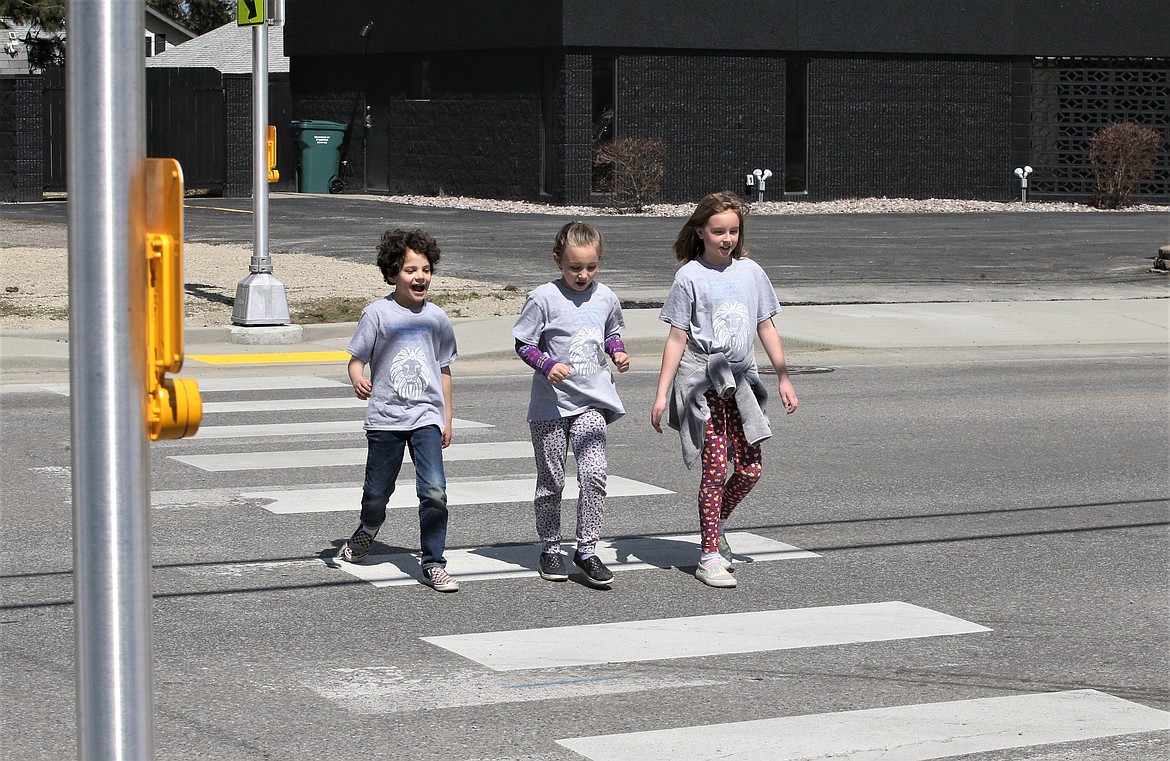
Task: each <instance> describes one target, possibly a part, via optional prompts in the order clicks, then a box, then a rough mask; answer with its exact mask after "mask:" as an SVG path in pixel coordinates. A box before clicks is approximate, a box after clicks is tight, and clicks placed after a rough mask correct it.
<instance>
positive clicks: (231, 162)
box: [223, 74, 252, 198]
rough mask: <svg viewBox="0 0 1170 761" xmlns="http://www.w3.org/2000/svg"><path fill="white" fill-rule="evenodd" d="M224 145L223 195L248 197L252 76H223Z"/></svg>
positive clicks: (250, 169)
mask: <svg viewBox="0 0 1170 761" xmlns="http://www.w3.org/2000/svg"><path fill="white" fill-rule="evenodd" d="M223 93H224V109H223V111H224V121H225V122H226V126H225V129H224V136H225V140H224V144H225V149H226V151H227V160H226V177H225V178H224V183H223V194H224V197H226V198H250V197H251V196H252V77H251V76H250V75H247V74H225V75H224V78H223Z"/></svg>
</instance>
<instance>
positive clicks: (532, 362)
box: [516, 341, 556, 378]
mask: <svg viewBox="0 0 1170 761" xmlns="http://www.w3.org/2000/svg"><path fill="white" fill-rule="evenodd" d="M516 354H517V355H519V357H520V359H522V360H524V364H526V365H528V366H529V367H531V368H532V369H534V370H537V371H539V372H540V373H541V374H542V375H544V377H546V378H547V377H548V374H549V373H551V372H552V369H553V366H554V365H555V364H556V360H554V359H553V358H552V357H550V356H549V355H547V354H545V353H544V352H543V351H541V350H540V348H539V347H537V346H533V345H532V344H525V343H520V342H519V341H517V342H516Z"/></svg>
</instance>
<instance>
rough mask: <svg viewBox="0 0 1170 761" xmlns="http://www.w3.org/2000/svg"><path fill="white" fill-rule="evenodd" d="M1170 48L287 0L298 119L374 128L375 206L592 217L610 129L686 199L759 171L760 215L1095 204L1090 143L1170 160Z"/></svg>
mask: <svg viewBox="0 0 1170 761" xmlns="http://www.w3.org/2000/svg"><path fill="white" fill-rule="evenodd" d="M367 22H373V28H372V32H371V33H370V34H369V35H368V36H366V37H362V36H361V31H362V29H363V27H365V25H366V23H367ZM1167 29H1170V3H1166V2H1165V0H1127V1H1126V2H1120V3H1119V2H1105V0H954V2H944V3H940V2H937V0H867V1H866V2H862V1H861V0H724V2H721V3H709V2H700V1H699V0H672V1H671V2H665V1H663V0H615V1H612V2H601V1H600V0H539V1H536V0H528V1H527V2H522V1H521V0H496V2H491V3H483V2H469V1H468V0H444V2H441V3H387V2H382V1H381V0H328V2H325V1H324V0H289V3H288V25H287V28H286V30H285V52H286V54H287V55H288V56H289V57H290V59H291V87H292V98H293V105H292V110H293V113H294V116H295V118H306V119H315V118H325V119H333V120H337V121H342V122H348V121H349V119H350V115H351V114H352V113H353V112H354V111H355V108H354V106H355V104H356V105H357V106H358V108H357V109H356V110H357V111H358V112H359V113H363V114H364V113H366V110H367V109H368V114H369V125H370V126H369V128H368V130H367V131H366V132H365V135H364V137H365V150H364V152H363V151H356V150H355V151H354V152H352V153H351V159H352V162H351V163H352V165H353V169H354V172H355V179H357V184H358V185H359V186H360V185H361V180H360V178H361V177H363V176H364V180H365V185H366V187H368V188H369V189H371V190H389V191H391V192H404V193H422V194H436V193H448V194H460V195H472V196H486V197H499V198H518V199H530V200H539V199H546V200H550V201H554V202H572V203H580V202H588V201H590V199H591V197H592V196H591V192H590V191H591V184H592V182H591V175H592V162H591V155H592V149H593V138H594V132H595V131H605V130H606V129H608V133H607V134H617V135H632V136H654V137H661V138H663V139H664V140H665V142H666V143H667V146H668V158H667V166H666V187H665V192H666V196H667V198H668V200H674V201H682V200H690V199H693V198H695V197H696V196H699V195H701V194H702V193H704V192H707V191H709V190H712V189H718V188H732V189H742V188H743V186H744V175H745V174H746V173H748V172H750V171H751V170H752V169H754V168H757V167H764V168H770V169H771V170H772V171H773V172H774V174H775V177H773V179H772V180H771V181H770V182H769V185H768V191H769V192H768V197H769V198H775V197H777V194H778V193H779V192H780V191H781V190H783V191H787V192H788V193H789V194H792V195H791V197H794V198H809V199H813V200H816V199H831V198H843V197H854V196H883V195H884V196H891V197H892V196H909V197H962V198H984V199H1009V198H1013V197H1017V196H1018V192H1019V183H1018V180H1017V179H1016V178H1015V177H1014V176H1012V170H1013V169H1014V168H1015V167H1017V166H1023V165H1025V164H1030V165H1031V166H1033V167H1034V168H1035V174H1034V175H1033V176H1032V178H1031V188H1030V190H1031V194H1032V196H1033V197H1041V198H1077V199H1082V200H1083V199H1087V198H1088V197H1090V196H1091V194H1092V189H1093V179H1092V172H1091V170H1090V168H1089V165H1088V140H1089V138H1090V137H1091V136H1092V134H1093V133H1094V132H1095V131H1096V130H1097V129H1099V128H1100V127H1102V126H1106V125H1108V124H1110V123H1113V122H1115V121H1120V120H1132V121H1137V122H1140V123H1144V124H1147V125H1150V126H1153V127H1156V128H1157V129H1159V130H1161V131H1163V132H1164V133H1166V135H1167V142H1168V143H1170V35H1167V34H1166V30H1167ZM610 114H612V119H610V118H609V117H610ZM360 122H361V119H360V118H359V119H358V120H356V123H357V125H358V128H359V130H360V127H361V125H360ZM603 139H604V137H603ZM357 144H358V143H357V142H355V143H354V145H357ZM362 153H364V156H363V155H361V154H362ZM1142 194H1143V196H1144V197H1145V198H1146V199H1152V200H1158V201H1161V202H1170V157H1168V155H1164V156H1163V159H1162V162H1161V164H1160V166H1159V168H1158V171H1157V174H1156V176H1155V177H1154V178H1152V179H1151V181H1150V182H1148V183H1147V184H1146V186H1145V187H1143V188H1142Z"/></svg>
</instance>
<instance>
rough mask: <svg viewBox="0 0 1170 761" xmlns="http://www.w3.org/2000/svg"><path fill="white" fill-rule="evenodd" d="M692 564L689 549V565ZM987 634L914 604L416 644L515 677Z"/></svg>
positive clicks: (524, 632)
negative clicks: (524, 672) (526, 672)
mask: <svg viewBox="0 0 1170 761" xmlns="http://www.w3.org/2000/svg"><path fill="white" fill-rule="evenodd" d="M729 540H730V541H731V542H732V546H734V542H735V540H734V539H731V538H730V537H729ZM737 549H738V548H737ZM694 560H695V554H694V550H693V549H692V552H691V562H692V563H693V562H694ZM987 631H991V630H990V629H988V628H987V627H985V626H980V625H979V624H973V623H971V622H970V621H964V620H963V619H961V618H955V617H954V616H948V615H946V614H945V613H939V612H938V611H934V610H929V609H927V608H920V607H919V606H917V605H911V604H909V603H905V602H879V603H862V604H858V605H833V606H827V607H821V608H797V609H793V610H763V611H757V612H753V613H724V614H720V615H711V616H688V617H684V618H665V619H656V620H648V621H620V622H617V623H612V624H588V625H584V626H558V627H551V628H547V629H525V630H517V631H502V632H485V633H482V634H456V635H450V636H445V637H423V639H424V640H425V641H427V642H430V643H431V644H434V645H438V646H439V647H442V648H446V649H447V650H450V651H452V652H454V653H457V654H459V655H462V656H463V657H464V658H467V659H469V660H473V661H475V662H476V663H481V664H483V665H484V666H487V667H488V668H490V669H492V670H494V671H515V670H518V669H527V668H550V667H553V666H580V665H586V664H597V663H618V662H627V661H656V660H664V659H667V658H696V657H700V656H705V655H726V654H728V653H758V652H763V651H768V650H792V649H797V648H804V647H823V646H825V645H845V644H852V643H856V642H884V641H887V640H898V639H917V638H919V637H940V636H944V635H951V634H972V633H975V632H987ZM731 633H733V634H731ZM582 642H589V647H587V648H585V647H581V643H582Z"/></svg>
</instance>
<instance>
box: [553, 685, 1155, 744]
mask: <svg viewBox="0 0 1170 761" xmlns="http://www.w3.org/2000/svg"><path fill="white" fill-rule="evenodd" d="M1167 728H1170V714H1167V713H1166V712H1165V711H1159V710H1157V709H1154V708H1149V707H1147V706H1144V705H1140V704H1138V703H1132V702H1130V701H1128V700H1122V699H1121V698H1117V697H1113V696H1112V695H1107V694H1105V693H1103V692H1098V691H1096V690H1074V691H1069V692H1054V693H1048V694H1036V695H1010V696H1007V697H996V698H980V699H976V700H957V701H951V702H945V703H924V704H919V705H908V706H896V707H890V708H873V709H867V710H863V711H843V712H841V713H821V714H810V715H807V716H788V717H783V718H777V719H762V720H759V721H742V722H735V723H729V724H709V725H705V726H698V727H680V728H678V729H663V730H657V731H650V732H631V733H628V734H620V735H599V736H596V737H577V738H573V739H570V740H558V741H557V744H558V745H561V746H563V747H565V748H568V749H569V750H571V751H574V752H576V753H580V754H581V755H582V756H585V757H586V758H588V759H591V760H592V761H628V759H637V760H638V761H676V760H677V759H680V758H686V759H688V761H708V760H710V761H714V760H715V759H718V760H719V761H729V760H731V761H736V760H738V761H759V760H760V759H768V761H808V760H810V759H828V758H834V759H848V760H849V761H873V760H876V759H881V760H882V761H929V759H935V758H947V757H949V756H960V755H966V754H969V753H982V752H986V751H993V750H1004V749H1007V748H1024V747H1028V746H1033V745H1044V744H1049V743H1064V742H1073V741H1077V740H1089V739H1093V738H1099V737H1115V736H1118V735H1128V734H1133V733H1136V732H1153V731H1157V730H1164V729H1167Z"/></svg>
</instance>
